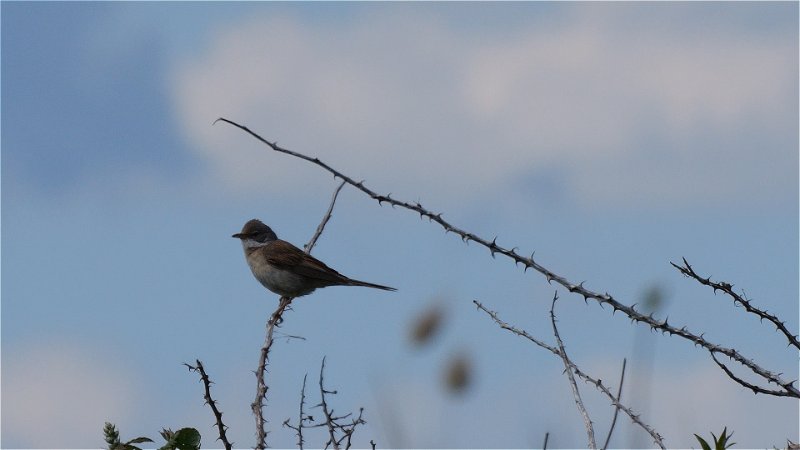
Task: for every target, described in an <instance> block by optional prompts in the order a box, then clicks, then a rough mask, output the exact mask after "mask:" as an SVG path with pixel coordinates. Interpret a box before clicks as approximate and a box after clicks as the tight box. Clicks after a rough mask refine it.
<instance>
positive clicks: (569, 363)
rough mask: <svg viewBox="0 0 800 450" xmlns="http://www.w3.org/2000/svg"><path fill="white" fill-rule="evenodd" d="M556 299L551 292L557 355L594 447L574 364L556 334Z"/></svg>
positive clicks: (556, 294) (592, 433) (592, 434)
mask: <svg viewBox="0 0 800 450" xmlns="http://www.w3.org/2000/svg"><path fill="white" fill-rule="evenodd" d="M556 300H558V291H556V292H555V294H553V303H552V304H551V305H550V322H551V323H552V324H553V335H554V336H555V338H556V344H558V356H559V358H561V361H563V362H564V371H565V372H566V373H567V379H568V380H569V386H570V387H571V388H572V397H573V398H574V399H575V405H576V406H577V407H578V412H580V413H581V417H583V426H584V427H586V435H587V437H588V439H589V448H591V449H596V448H597V443H596V442H595V440H594V426H592V419H591V418H590V417H589V412H588V411H586V406H584V404H583V400H582V399H581V393H580V391H579V390H578V384H577V383H575V375H573V373H572V366H574V364H573V363H572V361H571V360H570V359H569V356H567V350H566V349H565V348H564V342H563V341H562V340H561V336H559V334H558V327H556V313H555V309H556Z"/></svg>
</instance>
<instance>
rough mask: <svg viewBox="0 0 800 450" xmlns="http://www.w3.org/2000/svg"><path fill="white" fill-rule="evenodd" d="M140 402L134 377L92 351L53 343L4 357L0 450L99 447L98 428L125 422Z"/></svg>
mask: <svg viewBox="0 0 800 450" xmlns="http://www.w3.org/2000/svg"><path fill="white" fill-rule="evenodd" d="M140 401H141V396H140V395H139V392H137V388H136V382H135V377H134V376H133V375H131V374H129V373H127V372H126V371H125V370H124V369H123V368H121V367H120V365H119V364H118V362H115V361H110V360H107V359H101V358H99V357H97V356H93V355H92V353H91V349H87V348H80V347H78V346H76V345H70V344H65V343H64V342H63V341H59V340H53V341H51V342H49V343H47V344H42V345H39V346H35V347H32V348H27V349H19V348H16V349H12V350H11V351H8V350H7V351H4V354H3V445H4V446H8V445H14V446H16V447H20V448H48V447H49V448H76V447H86V446H90V445H98V446H99V445H100V444H101V443H102V442H103V434H102V430H103V423H104V422H106V421H111V422H116V423H117V424H118V425H120V426H121V425H122V424H123V423H126V422H129V421H130V420H131V418H132V417H134V415H135V414H136V413H137V411H138V410H139V409H140V403H139V402H140ZM129 431H130V430H129ZM123 437H124V436H123Z"/></svg>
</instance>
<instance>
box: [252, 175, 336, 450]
mask: <svg viewBox="0 0 800 450" xmlns="http://www.w3.org/2000/svg"><path fill="white" fill-rule="evenodd" d="M342 186H343V184H340V185H339V186H338V187H337V188H336V190H335V191H334V194H333V198H332V199H331V203H330V206H329V207H328V211H327V212H326V213H325V216H323V218H322V221H321V222H320V224H319V226H317V230H316V232H314V235H313V236H312V237H311V240H309V241H308V243H307V244H306V245H305V246H304V247H303V248H304V251H305V252H306V254H310V253H311V250H313V249H314V245H315V244H316V243H317V239H319V237H320V235H321V234H322V232H323V231H324V230H325V225H326V224H327V223H328V220H330V218H331V215H332V214H333V207H334V205H335V204H336V198H337V197H338V195H339V191H340V190H341V189H342ZM292 300H294V298H293V297H281V299H280V301H279V302H278V307H277V308H276V309H275V311H274V312H273V313H272V315H270V317H269V320H268V321H267V333H266V336H265V337H264V345H263V346H262V347H261V353H260V355H259V358H258V368H257V369H256V398H255V400H253V403H251V404H250V409H251V410H252V411H253V416H254V417H255V421H256V446H255V447H256V448H257V449H264V448H266V447H267V434H268V431H266V429H265V425H266V422H267V421H266V419H264V401H265V400H266V398H267V390H268V389H269V387H268V386H267V384H266V382H265V381H264V373H265V372H266V369H267V361H268V360H269V352H270V349H272V343H273V342H274V339H273V334H274V332H275V328H276V327H278V326H280V324H281V322H283V313H284V312H285V311H286V310H287V309H290V308H289V306H290V305H291V304H292ZM300 425H301V426H302V423H301V424H300Z"/></svg>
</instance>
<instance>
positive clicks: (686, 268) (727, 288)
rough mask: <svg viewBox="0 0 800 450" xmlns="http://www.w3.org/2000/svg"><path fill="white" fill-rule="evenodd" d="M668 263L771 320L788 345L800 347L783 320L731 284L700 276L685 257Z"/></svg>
mask: <svg viewBox="0 0 800 450" xmlns="http://www.w3.org/2000/svg"><path fill="white" fill-rule="evenodd" d="M670 264H672V266H673V267H675V268H676V269H678V270H679V271H680V272H681V273H682V274H684V275H685V276H686V277H688V278H694V279H695V281H697V282H698V283H700V284H702V285H704V286H708V287H710V288H712V289H714V293H715V294H716V293H717V291H722V292H724V293H726V294H727V295H728V296H729V297H730V298H732V299H733V304H734V306H739V305H742V306H743V307H744V309H745V311H747V312H749V313H750V314H755V315H757V316H758V317H760V318H761V321H762V322H763V321H764V319H767V320H768V321H770V322H772V324H773V325H775V328H776V329H777V330H779V331H780V332H781V333H783V335H784V336H786V339H787V340H788V341H789V344H790V345H793V346H795V347H796V348H798V349H800V341H798V340H797V335H793V334H792V333H791V332H789V329H788V328H786V323H785V322H782V321H781V320H780V319H778V317H777V316H775V315H773V314H770V313H768V312H766V311H764V310H761V309H759V308H756V307H755V306H753V304H752V303H751V302H750V300H748V299H747V297H745V295H744V292H742V295H739V294H737V293H736V292H734V290H733V285H732V284H730V283H726V282H724V281H717V282H715V281H711V278H703V277H701V276H700V275H698V274H697V272H695V271H694V268H692V266H690V265H689V262H688V261H686V258H683V266H679V265H677V264H675V263H674V262H670Z"/></svg>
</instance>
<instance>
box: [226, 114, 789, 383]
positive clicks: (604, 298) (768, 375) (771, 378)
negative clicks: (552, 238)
mask: <svg viewBox="0 0 800 450" xmlns="http://www.w3.org/2000/svg"><path fill="white" fill-rule="evenodd" d="M216 122H225V123H228V124H230V125H233V126H235V127H237V128H239V129H241V130H243V131H245V132H246V133H248V134H250V135H251V136H253V137H254V138H256V139H258V140H259V141H261V142H262V143H264V144H266V145H267V146H269V147H270V148H271V149H272V150H274V151H276V152H279V153H284V154H287V155H291V156H294V157H296V158H300V159H303V160H305V161H308V162H311V163H313V164H316V165H318V166H320V167H322V168H323V169H325V170H327V171H328V172H330V173H331V174H332V175H333V176H334V177H335V178H339V179H341V180H344V181H345V182H346V183H347V184H349V185H351V186H353V187H355V188H356V189H358V190H360V191H361V192H363V193H364V194H366V195H368V196H369V197H371V198H372V199H374V200H376V201H377V202H378V204H383V202H386V203H388V204H390V205H392V206H393V207H398V206H399V207H401V208H404V209H407V210H410V211H414V212H416V213H418V214H419V215H420V217H421V218H422V217H424V218H427V219H428V220H429V221H431V222H436V223H438V224H439V225H440V226H441V227H442V228H444V230H445V233H448V232H452V233H455V234H457V235H458V236H459V237H461V239H462V240H463V241H464V242H467V243H469V241H472V242H475V243H477V244H478V245H481V246H483V247H485V248H487V249H488V250H489V252H490V253H491V255H492V257H495V255H496V254H498V253H499V254H501V255H503V256H506V257H508V258H510V259H511V260H513V261H514V263H515V264H518V265H519V264H521V265H522V266H523V267H524V270H525V271H526V272H527V270H528V269H533V270H535V271H536V272H539V273H540V274H542V275H544V277H545V279H546V280H547V281H548V283H552V282H556V283H557V284H559V285H561V286H563V287H564V288H566V289H567V290H568V291H569V292H572V293H575V294H578V295H580V296H582V297H583V298H584V300H585V301H587V302H588V301H589V299H592V300H594V301H596V302H598V303H599V304H601V305H609V306H611V308H612V312H617V311H621V312H622V313H623V314H625V315H626V316H628V318H630V319H631V320H632V321H634V322H640V323H644V324H647V325H648V326H650V328H651V329H654V330H659V331H661V332H662V333H668V334H670V335H673V336H678V337H681V338H683V339H686V340H688V341H690V342H692V343H694V344H695V345H699V346H700V347H703V348H704V349H706V350H707V351H708V352H709V353H711V354H712V355H714V354H717V353H719V354H723V355H725V356H727V357H729V358H731V359H733V360H735V361H737V362H738V363H740V364H742V365H743V366H745V367H747V368H748V369H750V370H751V371H753V373H755V374H757V375H758V376H760V377H762V378H763V379H765V380H766V381H767V382H769V383H773V384H776V385H778V386H780V387H781V388H782V389H783V392H785V394H786V396H790V397H797V398H800V390H798V389H797V388H796V387H795V386H794V383H795V381H785V380H783V379H781V377H780V375H779V374H775V373H773V372H771V371H769V370H767V369H764V368H762V367H761V366H759V365H758V364H756V363H755V362H753V361H752V360H751V359H749V358H746V357H745V356H743V355H742V354H740V353H739V352H738V351H737V350H735V349H733V348H728V347H723V346H720V345H717V344H714V343H712V342H709V341H707V340H706V339H705V338H704V337H703V335H702V334H700V335H698V334H695V333H693V332H691V331H689V330H688V329H687V328H686V327H685V326H683V327H680V328H677V327H675V326H673V325H670V324H669V323H668V321H667V320H666V319H665V320H663V321H659V320H657V319H655V317H653V316H652V314H650V315H648V314H643V313H641V312H639V311H637V310H636V308H635V305H633V306H627V305H625V304H623V303H620V302H619V301H618V300H617V299H615V298H614V297H613V296H611V295H610V294H608V293H603V294H601V293H599V292H596V291H592V290H590V289H587V288H585V287H584V286H583V282H581V283H573V282H572V281H570V280H568V279H566V278H565V277H562V276H560V275H558V274H556V273H555V272H553V271H551V270H550V269H548V268H547V267H545V266H543V265H541V264H539V263H538V262H536V261H535V260H534V259H533V254H531V256H530V257H526V256H522V255H520V254H519V253H517V247H514V248H511V249H509V248H505V247H503V246H501V245H498V244H497V238H496V237H495V238H494V239H492V240H491V241H489V240H487V239H484V238H482V237H479V236H477V235H475V234H473V233H470V232H468V231H465V230H463V229H461V228H458V227H456V226H454V225H452V224H450V222H448V221H446V220H444V219H443V218H442V214H441V213H439V214H434V213H433V212H431V211H430V210H427V209H425V208H424V207H423V206H422V204H420V203H419V202H416V203H409V202H405V201H400V200H396V199H393V198H391V194H387V195H381V194H378V193H377V192H375V191H373V190H371V189H369V188H367V187H366V186H365V185H364V182H363V181H355V180H354V179H352V178H350V177H349V176H347V175H345V174H343V173H342V172H339V171H338V170H336V169H334V168H332V167H331V166H329V165H328V164H326V163H324V162H322V161H321V160H320V159H319V158H312V157H310V156H306V155H304V154H302V153H297V152H295V151H292V150H287V149H285V148H282V147H279V146H278V144H277V143H274V142H269V141H267V140H266V139H264V138H263V137H261V136H259V135H258V134H257V133H255V132H254V131H252V130H250V129H249V128H247V127H246V126H244V125H239V124H238V123H236V122H233V121H231V120H228V119H225V118H223V117H220V118H219V119H217V120H216V121H214V123H216Z"/></svg>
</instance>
